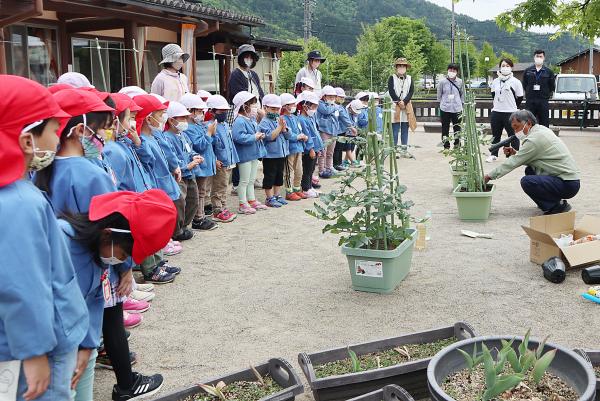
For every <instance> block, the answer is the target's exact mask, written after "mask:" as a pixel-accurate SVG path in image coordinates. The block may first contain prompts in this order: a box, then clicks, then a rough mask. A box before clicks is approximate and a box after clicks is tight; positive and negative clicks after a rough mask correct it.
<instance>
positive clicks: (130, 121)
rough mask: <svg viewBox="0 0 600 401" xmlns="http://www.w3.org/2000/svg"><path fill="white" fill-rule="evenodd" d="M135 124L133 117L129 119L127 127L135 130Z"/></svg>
mask: <svg viewBox="0 0 600 401" xmlns="http://www.w3.org/2000/svg"><path fill="white" fill-rule="evenodd" d="M136 126H137V122H136V121H135V120H134V119H131V120H129V128H131V129H132V130H134V131H135V128H136Z"/></svg>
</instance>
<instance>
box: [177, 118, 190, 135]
mask: <svg viewBox="0 0 600 401" xmlns="http://www.w3.org/2000/svg"><path fill="white" fill-rule="evenodd" d="M188 128H189V124H188V122H187V121H180V122H178V123H177V124H176V125H175V129H176V130H177V131H179V132H183V131H187V129H188Z"/></svg>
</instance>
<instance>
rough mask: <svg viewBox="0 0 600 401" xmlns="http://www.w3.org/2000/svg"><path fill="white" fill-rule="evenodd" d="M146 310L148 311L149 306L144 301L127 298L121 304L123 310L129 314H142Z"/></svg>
mask: <svg viewBox="0 0 600 401" xmlns="http://www.w3.org/2000/svg"><path fill="white" fill-rule="evenodd" d="M148 309H150V304H149V303H148V302H146V301H138V300H136V299H133V298H127V299H126V300H125V302H123V310H124V311H127V312H129V313H143V312H146V311H147V310H148Z"/></svg>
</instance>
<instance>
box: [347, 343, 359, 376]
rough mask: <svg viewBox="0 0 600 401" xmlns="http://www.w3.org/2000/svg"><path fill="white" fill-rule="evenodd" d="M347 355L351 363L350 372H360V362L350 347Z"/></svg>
mask: <svg viewBox="0 0 600 401" xmlns="http://www.w3.org/2000/svg"><path fill="white" fill-rule="evenodd" d="M348 355H350V360H351V361H352V371H353V372H354V373H356V372H360V360H359V359H358V356H357V355H356V352H354V351H352V350H351V349H350V347H348Z"/></svg>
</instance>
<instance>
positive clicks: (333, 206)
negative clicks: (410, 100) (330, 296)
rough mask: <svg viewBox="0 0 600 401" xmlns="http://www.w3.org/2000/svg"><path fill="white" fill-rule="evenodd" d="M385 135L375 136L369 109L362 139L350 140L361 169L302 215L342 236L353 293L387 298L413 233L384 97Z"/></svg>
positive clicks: (404, 266) (407, 257)
mask: <svg viewBox="0 0 600 401" xmlns="http://www.w3.org/2000/svg"><path fill="white" fill-rule="evenodd" d="M384 106H385V107H384V112H383V122H384V124H383V133H382V134H378V133H377V132H376V127H377V120H376V109H375V104H374V102H373V100H371V103H370V105H369V125H368V129H367V132H366V133H365V135H364V136H361V137H357V138H352V139H348V140H349V141H353V142H355V143H357V144H358V145H359V146H360V147H361V152H362V153H363V155H364V162H365V166H364V167H362V168H361V169H357V170H352V171H351V172H349V173H348V174H347V175H345V176H343V177H342V178H341V180H340V184H341V185H340V187H339V188H337V189H335V190H333V191H331V192H330V193H328V194H324V195H321V197H320V198H319V202H315V204H314V206H313V208H312V209H310V210H307V211H306V212H307V213H308V214H309V215H311V216H314V217H316V218H318V219H321V220H325V221H327V222H328V223H327V224H326V225H325V227H324V228H323V232H324V233H325V232H330V233H333V234H340V241H339V245H340V246H341V248H342V253H343V254H345V255H346V257H347V259H348V264H349V269H350V275H351V277H352V288H354V289H355V290H358V291H367V292H378V293H389V292H391V291H393V290H394V289H395V288H396V286H397V285H398V284H399V283H400V282H401V281H402V280H403V279H404V278H405V277H406V275H407V274H408V272H409V270H410V266H411V261H412V251H413V247H414V243H415V240H416V230H415V229H414V228H411V227H410V222H411V219H410V214H409V208H410V207H411V206H412V205H413V203H412V202H411V201H406V200H404V199H403V196H404V193H405V192H406V186H404V185H402V184H401V183H400V179H399V177H398V161H397V160H396V156H397V154H398V152H399V150H398V148H396V147H395V146H394V139H393V134H392V119H391V110H392V107H391V99H390V98H389V97H386V99H385V104H384Z"/></svg>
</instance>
